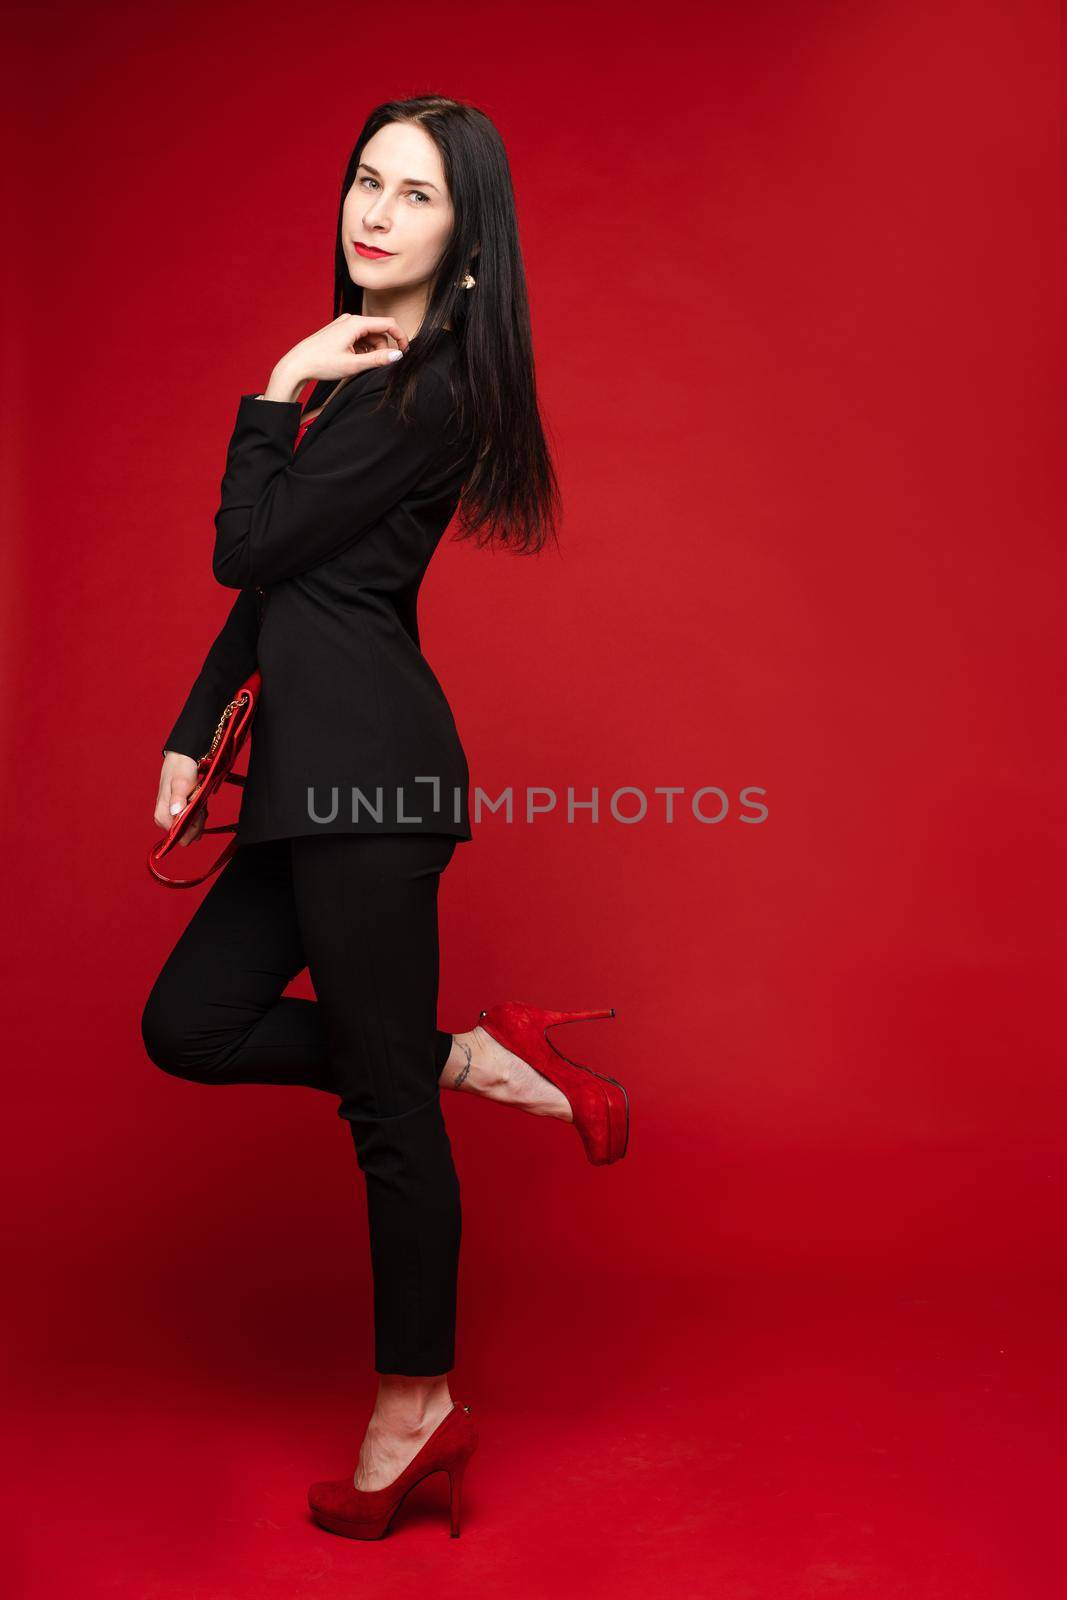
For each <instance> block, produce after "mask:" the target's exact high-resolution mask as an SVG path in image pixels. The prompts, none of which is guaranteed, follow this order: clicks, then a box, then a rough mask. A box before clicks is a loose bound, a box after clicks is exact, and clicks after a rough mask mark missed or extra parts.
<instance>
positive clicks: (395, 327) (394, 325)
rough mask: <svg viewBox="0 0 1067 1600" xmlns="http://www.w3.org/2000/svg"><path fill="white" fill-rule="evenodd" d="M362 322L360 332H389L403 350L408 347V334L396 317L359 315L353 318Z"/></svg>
mask: <svg viewBox="0 0 1067 1600" xmlns="http://www.w3.org/2000/svg"><path fill="white" fill-rule="evenodd" d="M353 321H358V322H359V324H360V334H361V335H362V334H367V333H388V334H391V335H392V337H393V338H394V339H395V340H396V342H397V344H398V345H399V346H400V348H401V350H406V349H407V347H408V336H407V334H406V333H405V332H404V330H403V328H402V327H401V326H400V324H399V322H397V320H396V318H395V317H359V318H353Z"/></svg>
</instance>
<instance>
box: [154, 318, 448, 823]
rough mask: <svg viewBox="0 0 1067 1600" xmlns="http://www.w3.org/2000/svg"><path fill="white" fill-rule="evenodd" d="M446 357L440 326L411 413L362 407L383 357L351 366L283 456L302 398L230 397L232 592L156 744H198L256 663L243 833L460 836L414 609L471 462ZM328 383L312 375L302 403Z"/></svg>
mask: <svg viewBox="0 0 1067 1600" xmlns="http://www.w3.org/2000/svg"><path fill="white" fill-rule="evenodd" d="M455 357H456V336H455V335H454V334H453V333H450V332H445V333H443V334H442V335H441V337H440V340H439V342H438V345H437V348H436V350H435V351H434V354H433V357H432V360H431V362H430V363H429V364H428V366H427V367H425V368H424V369H423V370H422V372H420V374H419V379H418V386H417V393H416V396H415V402H414V406H413V410H412V417H411V421H410V422H409V423H407V424H403V423H401V422H400V421H399V419H398V416H397V414H396V412H395V411H394V409H393V408H392V407H391V406H386V407H385V408H383V409H382V410H380V411H377V412H375V410H374V407H375V406H376V405H377V404H378V403H379V401H380V396H381V391H382V389H383V388H384V386H385V382H386V380H387V378H388V375H389V372H390V370H391V369H390V368H389V367H376V368H371V369H370V370H369V371H367V372H364V373H360V374H359V375H358V376H357V377H355V378H351V379H349V381H348V382H347V383H346V384H345V385H344V387H343V388H342V389H341V390H340V391H339V392H338V393H337V394H336V395H334V396H333V398H332V399H331V400H330V401H329V403H328V404H327V406H326V407H325V410H324V411H323V412H322V415H321V416H320V417H317V418H316V419H315V420H314V421H313V422H311V423H310V425H309V427H308V430H307V433H306V435H305V436H304V438H303V439H302V441H301V443H300V446H299V448H298V449H297V451H296V453H295V455H294V453H293V445H294V441H295V439H296V435H297V430H298V427H299V424H300V418H301V407H300V404H299V402H297V401H293V402H291V403H290V402H281V401H275V400H261V399H258V398H257V397H256V396H254V395H247V394H246V395H242V396H241V400H240V403H239V405H238V410H237V421H236V425H235V427H234V430H233V434H232V437H231V439H230V444H229V450H228V453H227V459H226V471H225V475H224V477H223V480H222V491H221V503H220V505H219V509H218V512H217V513H216V516H215V529H216V537H215V552H214V560H213V571H214V574H215V577H216V578H217V579H218V581H219V582H220V583H222V584H225V585H226V586H227V587H228V588H233V589H238V590H239V591H240V593H239V594H238V596H237V598H236V600H235V601H234V604H233V607H232V609H231V611H230V614H229V616H228V617H227V619H226V623H225V625H224V626H223V628H222V631H221V632H220V634H219V636H218V638H217V639H216V640H215V642H214V644H213V645H212V646H211V649H210V650H209V652H208V654H207V657H206V659H205V661H204V664H203V667H202V668H201V671H200V674H199V676H198V677H197V680H196V682H195V683H194V685H193V687H192V689H191V691H190V693H189V696H188V699H187V700H186V703H185V705H184V707H183V709H182V712H181V714H180V716H179V717H178V720H177V722H176V723H175V725H174V727H173V729H172V730H171V733H170V735H169V737H168V738H167V740H166V742H165V745H164V749H165V750H176V751H180V752H181V753H183V754H185V755H189V756H192V757H193V758H194V759H197V758H199V757H200V756H202V755H203V754H204V752H205V751H206V750H207V748H208V746H209V744H210V742H211V736H212V734H213V732H214V729H215V726H216V724H217V722H218V719H219V716H220V714H221V712H222V709H223V707H224V706H225V704H226V702H227V700H228V699H229V698H230V696H231V695H232V693H233V691H234V689H235V688H236V687H237V686H238V684H239V683H240V682H241V681H242V680H243V679H244V678H246V677H247V676H248V675H249V673H250V672H252V671H253V670H254V669H255V668H256V666H257V665H258V667H259V669H260V672H261V674H262V680H263V685H262V691H261V697H260V703H259V707H258V709H257V712H256V717H255V721H254V722H253V726H252V735H251V744H250V755H249V767H248V782H247V784H246V787H245V789H244V791H243V793H242V797H241V808H240V822H239V826H238V831H237V842H238V844H250V843H254V842H262V841H264V840H267V839H280V838H294V837H298V836H301V835H312V834H320V833H365V832H377V833H381V832H386V833H411V832H420V831H421V832H432V833H438V834H450V835H452V836H454V837H456V838H457V839H461V840H469V839H470V838H471V828H470V820H469V798H468V785H469V770H468V766H467V759H466V755H465V752H464V750H463V746H462V743H461V741H460V738H459V734H458V731H457V729H456V724H455V721H454V719H453V716H452V712H451V709H450V707H449V704H448V701H447V699H446V697H445V694H444V691H443V690H442V688H441V685H440V684H439V682H438V681H437V678H436V677H435V676H434V673H433V672H432V670H431V668H430V666H429V663H428V662H427V660H426V658H425V656H423V654H422V652H421V650H420V648H419V633H418V622H417V615H416V607H417V600H418V592H419V587H420V584H421V582H422V578H423V575H424V573H425V571H426V568H427V567H428V565H429V562H430V559H431V557H432V556H433V553H434V551H435V549H436V548H437V545H438V543H439V542H440V539H441V536H442V534H443V533H444V531H445V528H446V527H447V525H448V523H449V522H450V520H451V518H452V515H453V513H454V511H455V509H456V506H457V503H458V500H459V493H460V489H461V486H462V483H463V478H464V475H465V469H466V462H465V460H464V459H463V452H462V450H461V447H460V446H461V442H460V440H459V438H458V434H457V430H456V428H455V419H454V416H453V414H452V407H451V397H450V392H449V386H448V374H449V370H450V367H451V365H452V363H453V361H454V360H455ZM402 359H403V358H402ZM333 387H334V385H333V383H332V382H331V383H324V384H320V385H317V386H316V389H315V391H314V392H313V393H312V395H311V396H310V397H309V402H308V405H309V408H313V407H314V406H315V405H316V404H318V403H319V401H320V400H322V399H323V398H324V396H325V394H326V393H328V392H329V391H330V390H331V389H332V388H333ZM353 791H359V792H357V793H354V792H353Z"/></svg>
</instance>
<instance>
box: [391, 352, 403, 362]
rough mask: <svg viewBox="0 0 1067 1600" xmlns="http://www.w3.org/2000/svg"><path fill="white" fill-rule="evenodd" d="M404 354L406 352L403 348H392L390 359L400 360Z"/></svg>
mask: <svg viewBox="0 0 1067 1600" xmlns="http://www.w3.org/2000/svg"><path fill="white" fill-rule="evenodd" d="M403 354H404V352H403V350H390V352H389V359H390V361H399V360H400V357H401V356H402V355H403Z"/></svg>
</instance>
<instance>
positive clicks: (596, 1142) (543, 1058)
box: [478, 1000, 630, 1167]
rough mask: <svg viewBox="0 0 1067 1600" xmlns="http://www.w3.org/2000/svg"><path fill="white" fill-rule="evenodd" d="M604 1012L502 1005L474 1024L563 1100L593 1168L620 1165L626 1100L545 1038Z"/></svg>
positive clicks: (626, 1131)
mask: <svg viewBox="0 0 1067 1600" xmlns="http://www.w3.org/2000/svg"><path fill="white" fill-rule="evenodd" d="M614 1015H615V1008H614V1006H612V1007H611V1008H610V1010H608V1011H542V1010H541V1008H540V1007H539V1006H528V1005H526V1004H524V1003H523V1001H521V1000H505V1001H504V1002H503V1003H502V1004H501V1005H497V1006H490V1007H489V1010H488V1011H483V1012H481V1013H480V1015H479V1019H478V1020H479V1023H480V1025H481V1026H482V1027H483V1028H484V1029H485V1031H486V1033H488V1034H490V1035H491V1036H492V1038H494V1039H495V1040H496V1041H497V1043H498V1044H502V1045H503V1046H504V1048H505V1050H510V1051H511V1053H512V1055H516V1056H518V1057H519V1058H520V1060H522V1061H526V1062H528V1063H529V1064H530V1066H531V1067H533V1068H534V1070H535V1071H536V1072H539V1073H540V1074H541V1076H542V1077H543V1078H547V1079H548V1081H549V1083H554V1084H555V1086H556V1088H557V1089H559V1090H561V1091H562V1093H563V1094H565V1095H566V1097H567V1099H568V1101H569V1102H570V1108H571V1111H572V1112H573V1114H574V1126H575V1128H577V1130H578V1136H579V1138H580V1139H581V1141H582V1144H583V1145H584V1146H585V1153H586V1155H587V1156H588V1157H589V1159H590V1161H592V1162H593V1164H594V1165H595V1166H598V1167H603V1166H607V1165H608V1163H609V1162H611V1161H621V1160H622V1158H623V1156H624V1155H625V1154H626V1146H627V1145H628V1144H629V1142H630V1100H629V1096H628V1095H627V1093H626V1090H625V1089H624V1088H623V1086H622V1084H621V1083H619V1081H618V1080H617V1079H616V1078H608V1077H605V1076H604V1074H603V1073H601V1072H594V1071H593V1069H592V1068H591V1067H583V1066H582V1064H581V1062H579V1061H572V1060H571V1059H570V1057H569V1056H565V1055H564V1054H563V1052H562V1050H559V1049H557V1047H556V1046H555V1045H554V1044H553V1043H552V1040H551V1039H550V1038H549V1037H548V1029H549V1028H554V1027H556V1026H557V1025H558V1024H559V1023H562V1022H591V1021H593V1020H594V1019H596V1018H600V1017H613V1016H614Z"/></svg>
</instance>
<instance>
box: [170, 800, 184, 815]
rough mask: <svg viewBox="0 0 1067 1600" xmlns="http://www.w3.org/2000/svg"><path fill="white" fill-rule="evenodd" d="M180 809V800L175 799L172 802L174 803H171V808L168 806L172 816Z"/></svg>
mask: <svg viewBox="0 0 1067 1600" xmlns="http://www.w3.org/2000/svg"><path fill="white" fill-rule="evenodd" d="M181 809H182V803H181V801H180V800H175V802H174V804H173V805H172V806H171V808H170V814H171V816H172V817H176V816H177V815H178V812H179V811H180V810H181Z"/></svg>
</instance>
